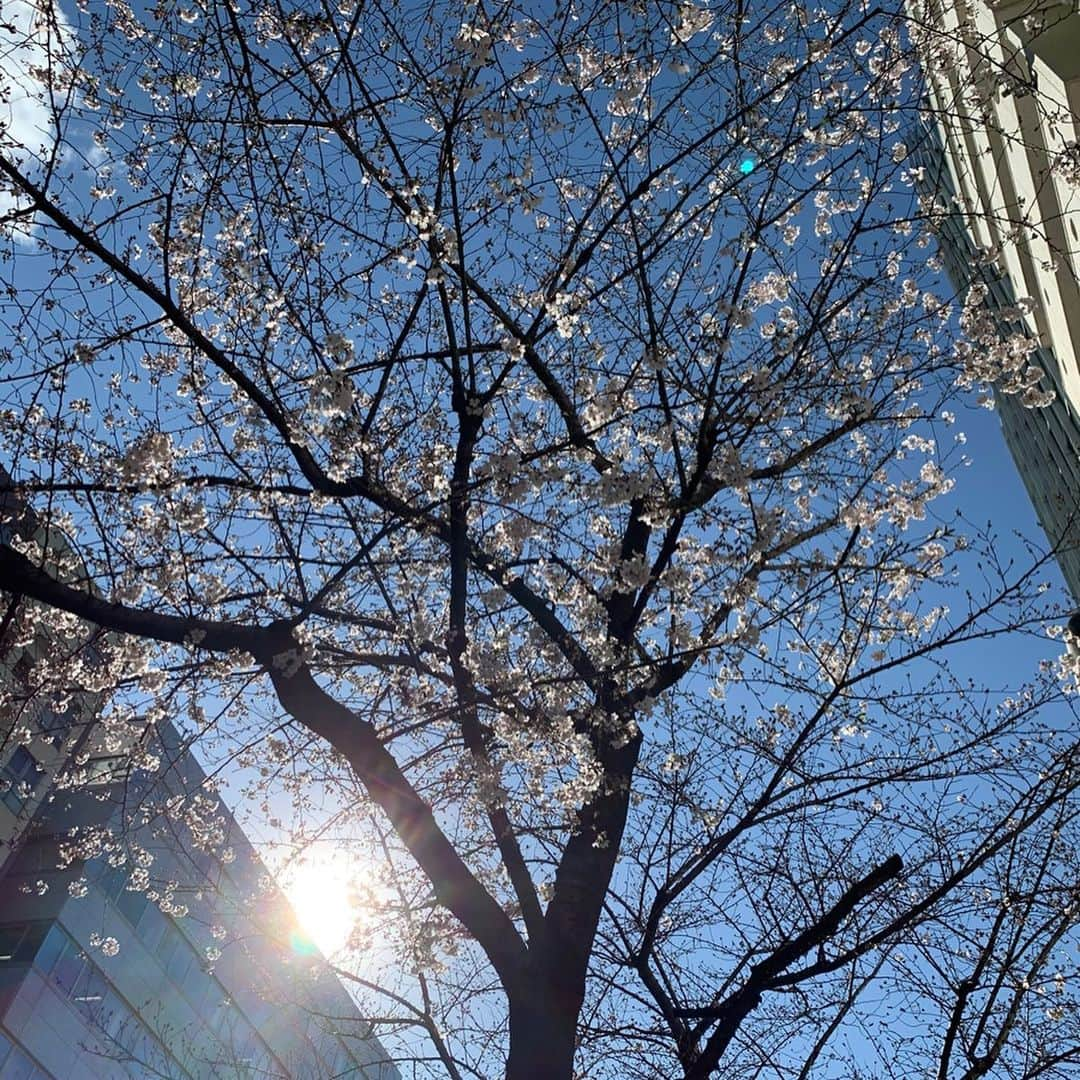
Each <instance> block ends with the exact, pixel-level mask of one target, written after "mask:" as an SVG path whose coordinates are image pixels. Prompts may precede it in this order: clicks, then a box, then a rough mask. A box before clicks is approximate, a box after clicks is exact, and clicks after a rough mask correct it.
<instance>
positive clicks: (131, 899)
mask: <svg viewBox="0 0 1080 1080" xmlns="http://www.w3.org/2000/svg"><path fill="white" fill-rule="evenodd" d="M149 902H150V901H149V900H147V899H146V893H144V892H137V891H134V890H132V889H127V888H125V889H122V890H121V892H120V895H119V896H118V897H117V898H116V906H117V908H118V909H119V911H120V914H121V915H123V916H124V917H125V918H126V919H127V921H128V922H129V923H131V925H132V926H136V925H137V924H138V922H139V916H140V915H142V913H143V911H144V910H145V909H146V905H147V904H148V903H149Z"/></svg>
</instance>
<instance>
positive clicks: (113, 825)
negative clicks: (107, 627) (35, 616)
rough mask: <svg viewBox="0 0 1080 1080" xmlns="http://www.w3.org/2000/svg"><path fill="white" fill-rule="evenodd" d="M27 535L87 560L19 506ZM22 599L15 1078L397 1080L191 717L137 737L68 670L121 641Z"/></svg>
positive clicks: (10, 1036)
mask: <svg viewBox="0 0 1080 1080" xmlns="http://www.w3.org/2000/svg"><path fill="white" fill-rule="evenodd" d="M15 537H19V538H20V539H22V540H23V541H26V542H30V543H32V544H34V545H35V546H37V547H39V548H40V550H42V551H43V552H46V553H47V555H46V557H47V558H48V559H49V560H50V562H51V563H52V564H53V565H54V566H56V567H57V572H58V573H60V574H64V575H71V576H69V577H68V580H75V579H76V578H77V577H78V576H80V575H81V574H82V573H83V572H84V571H83V568H82V564H81V562H79V561H78V559H77V556H76V555H75V553H74V551H73V549H72V547H71V545H70V544H69V543H67V541H66V540H64V539H63V537H60V536H57V535H55V533H51V534H48V535H46V534H44V533H42V531H41V530H40V529H39V528H38V526H37V524H36V522H35V521H34V520H33V518H32V516H31V515H29V514H26V513H23V512H22V511H21V510H20V509H19V508H17V507H12V506H11V504H10V502H9V503H8V504H6V505H0V543H4V542H11V540H12V539H13V538H15ZM4 599H5V598H4V597H2V596H0V1077H2V1078H3V1080H52V1078H55V1080H67V1078H69V1077H72V1078H78V1080H84V1078H85V1080H93V1078H101V1080H106V1078H107V1080H117V1078H120V1077H140V1078H142V1077H155V1078H176V1080H219V1078H221V1080H272V1078H273V1080H277V1078H283V1080H285V1078H287V1080H294V1078H295V1080H308V1078H310V1080H323V1078H327V1077H340V1078H343V1080H344V1078H351V1080H397V1077H398V1072H397V1070H396V1069H395V1067H394V1066H393V1064H392V1063H391V1062H390V1061H389V1060H388V1058H387V1056H386V1053H385V1051H384V1050H383V1048H382V1046H381V1045H380V1043H379V1042H378V1040H377V1039H376V1038H374V1037H373V1034H372V1027H371V1024H369V1023H368V1022H367V1021H365V1020H364V1018H363V1017H362V1016H361V1015H360V1013H359V1011H358V1010H357V1007H356V1005H355V1003H354V1002H353V1000H352V998H351V997H350V996H349V995H348V993H347V992H346V990H345V989H344V987H343V986H342V984H341V983H340V981H339V980H338V979H337V978H336V977H335V976H334V975H333V974H332V973H331V971H330V969H329V967H328V965H327V964H326V961H325V960H324V958H323V957H322V956H320V955H319V953H318V951H317V950H316V949H315V948H314V946H312V945H311V944H310V942H308V941H307V940H306V939H305V938H304V937H303V936H302V935H300V934H299V933H298V930H299V928H298V927H297V924H296V920H295V917H294V915H293V913H292V911H291V909H290V908H289V906H288V903H287V902H286V900H285V898H284V896H283V894H282V893H281V892H280V890H279V889H277V888H276V886H275V885H274V883H273V881H272V879H271V878H270V875H269V874H268V872H267V870H266V868H265V867H264V865H263V864H262V863H261V861H260V860H259V858H258V855H257V853H256V852H255V851H254V849H253V848H252V846H251V845H250V844H249V843H248V841H247V840H246V839H245V837H244V835H243V833H242V831H241V830H240V828H239V826H238V825H237V823H236V821H235V820H234V819H233V818H232V816H231V815H230V814H229V813H228V811H227V810H226V809H225V808H224V807H223V806H222V805H221V804H220V802H219V801H218V800H217V799H216V798H215V797H214V796H213V793H212V791H211V790H210V788H209V785H208V784H207V778H206V776H205V774H204V773H203V771H202V769H201V768H200V766H199V764H198V762H197V761H196V759H195V757H194V756H193V755H192V753H191V751H190V748H189V747H188V746H187V745H186V744H185V742H184V740H183V739H182V738H181V736H180V734H179V733H178V732H177V731H176V729H175V728H173V727H172V726H171V725H169V724H159V725H157V726H156V727H155V728H154V729H152V730H151V729H148V728H147V727H146V725H145V724H129V725H127V727H125V728H124V729H123V730H122V731H120V733H119V736H118V734H117V727H116V724H115V723H113V722H111V721H109V722H108V723H106V722H102V721H99V720H98V716H99V713H100V712H101V705H102V702H101V695H98V694H89V693H64V692H63V691H61V690H60V689H59V685H58V683H57V681H56V680H55V679H54V680H52V681H50V679H49V669H50V663H51V662H52V660H53V659H54V658H56V657H57V656H58V655H59V656H69V655H72V653H71V650H78V653H77V654H75V655H77V657H78V659H79V660H80V661H81V662H82V663H88V664H93V663H94V662H95V657H100V653H97V652H96V650H97V648H98V645H99V644H100V645H101V647H102V648H108V642H107V641H106V640H103V639H101V638H95V635H94V631H93V630H92V628H88V627H86V626H84V625H81V624H78V623H77V622H74V621H73V622H72V623H71V624H70V625H69V624H65V623H64V622H63V621H62V620H59V619H54V620H51V621H50V623H49V624H48V628H47V629H41V628H37V627H35V630H34V632H33V633H31V632H30V630H29V629H27V628H26V627H25V626H23V627H22V628H21V629H20V625H21V624H20V617H21V614H22V613H23V612H20V608H19V605H16V604H11V603H3V601H4ZM5 611H6V612H7V615H6V616H5V615H4V612H5ZM43 688H45V689H43ZM61 695H62V700H58V698H59V697H60V696H61ZM118 740H119V741H118ZM135 760H137V761H140V762H142V763H143V764H144V765H145V764H147V763H149V762H150V761H151V760H156V761H158V762H159V766H158V767H157V768H155V769H153V770H152V771H150V770H149V769H142V770H138V769H133V768H132V762H133V761H135Z"/></svg>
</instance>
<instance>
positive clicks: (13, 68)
mask: <svg viewBox="0 0 1080 1080" xmlns="http://www.w3.org/2000/svg"><path fill="white" fill-rule="evenodd" d="M73 38H74V31H73V29H72V27H71V24H70V23H69V22H68V21H67V20H66V19H65V18H64V16H63V13H62V12H61V11H60V9H59V7H58V6H57V5H56V4H55V3H52V2H51V0H3V2H2V3H0V87H2V88H3V91H4V92H3V94H2V95H0V151H2V152H3V153H4V154H5V155H6V156H8V157H9V158H10V159H11V160H13V161H14V162H15V163H16V164H18V165H20V166H21V167H24V168H27V169H31V170H32V169H33V162H34V161H36V160H41V159H42V157H43V156H45V155H47V154H48V152H49V148H50V147H51V146H52V143H53V140H54V139H55V137H56V129H55V122H54V116H53V109H52V103H51V98H52V91H50V90H49V89H48V87H47V86H46V85H45V83H44V81H43V79H42V72H44V71H46V70H48V69H49V68H50V67H51V69H52V70H53V71H54V72H56V71H59V70H61V69H62V68H63V67H64V66H65V65H66V58H65V54H66V53H67V49H66V48H65V46H66V45H67V44H70V43H71V42H72V40H73ZM17 205H18V200H17V198H16V196H15V195H14V194H13V193H12V192H11V191H8V190H3V189H0V215H7V214H9V213H11V211H12V210H14V209H15V208H16V207H17ZM11 231H13V232H14V233H15V235H16V236H17V237H21V238H23V239H28V238H29V230H28V227H27V225H26V224H23V225H20V226H18V227H15V228H13V229H12V230H11Z"/></svg>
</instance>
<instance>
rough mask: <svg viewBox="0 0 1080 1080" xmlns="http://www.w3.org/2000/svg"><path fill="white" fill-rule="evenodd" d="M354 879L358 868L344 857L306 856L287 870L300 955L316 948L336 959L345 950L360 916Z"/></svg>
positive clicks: (327, 855)
mask: <svg viewBox="0 0 1080 1080" xmlns="http://www.w3.org/2000/svg"><path fill="white" fill-rule="evenodd" d="M354 878H355V868H353V867H351V866H350V865H349V861H348V860H347V859H346V858H345V857H344V855H341V854H332V853H318V854H312V855H306V856H305V857H304V858H303V859H301V860H298V861H296V862H295V863H293V864H292V865H291V866H290V867H289V868H288V870H287V871H286V873H285V876H284V881H283V886H284V889H285V895H286V896H287V897H288V898H289V903H290V904H291V905H292V908H293V911H294V912H295V914H296V921H297V923H298V929H299V931H300V933H299V934H298V935H295V936H294V940H293V946H294V948H296V949H297V951H300V952H302V951H304V949H305V947H307V948H310V944H314V945H315V946H317V947H318V949H319V951H320V952H322V953H323V954H324V955H325V956H333V955H334V954H335V953H338V952H340V950H341V949H342V948H343V947H344V946H345V944H346V943H347V942H348V940H349V935H350V934H351V933H352V930H353V927H354V926H355V925H356V923H357V921H358V920H359V918H360V915H361V913H360V910H359V908H358V907H357V905H356V901H355V888H354V886H353V879H354Z"/></svg>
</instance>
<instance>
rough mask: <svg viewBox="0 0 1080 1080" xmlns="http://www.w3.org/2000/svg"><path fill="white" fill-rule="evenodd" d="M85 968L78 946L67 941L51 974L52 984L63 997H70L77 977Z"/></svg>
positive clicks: (77, 979)
mask: <svg viewBox="0 0 1080 1080" xmlns="http://www.w3.org/2000/svg"><path fill="white" fill-rule="evenodd" d="M85 966H86V961H85V960H84V959H83V956H82V952H81V951H80V949H79V947H78V945H76V944H75V942H73V941H69V942H68V943H67V944H66V945H65V946H64V951H63V953H61V955H60V959H59V960H58V961H57V963H56V966H55V967H54V968H53V973H52V977H53V983H54V984H55V985H56V988H57V989H58V990H59V991H60V993H61V994H63V995H64V996H65V997H70V996H71V992H72V991H73V990H74V989H75V984H76V983H77V982H78V981H79V976H80V975H81V974H82V970H83V968H84V967H85Z"/></svg>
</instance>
